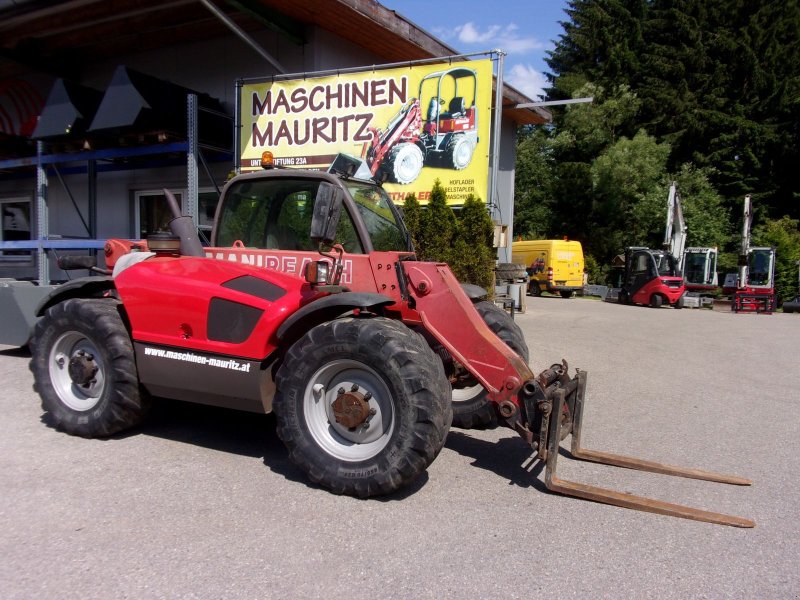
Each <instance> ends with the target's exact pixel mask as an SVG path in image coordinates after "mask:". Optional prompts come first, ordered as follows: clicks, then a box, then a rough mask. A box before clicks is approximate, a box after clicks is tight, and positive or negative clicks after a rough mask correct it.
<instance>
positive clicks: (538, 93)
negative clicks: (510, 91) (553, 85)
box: [505, 64, 547, 100]
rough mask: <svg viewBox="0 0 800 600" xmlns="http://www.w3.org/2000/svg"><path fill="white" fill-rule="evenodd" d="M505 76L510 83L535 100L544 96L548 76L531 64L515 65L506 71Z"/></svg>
mask: <svg viewBox="0 0 800 600" xmlns="http://www.w3.org/2000/svg"><path fill="white" fill-rule="evenodd" d="M505 78H506V81H508V84H509V85H511V86H513V87H515V88H517V89H518V90H519V91H520V92H522V93H523V94H525V95H526V96H528V97H529V98H532V99H533V100H540V99H541V98H544V88H545V86H547V78H546V77H545V76H544V74H542V73H540V72H539V71H537V70H536V69H534V68H533V67H531V66H530V65H522V64H516V65H513V66H512V67H511V68H510V69H508V70H507V71H506V74H505Z"/></svg>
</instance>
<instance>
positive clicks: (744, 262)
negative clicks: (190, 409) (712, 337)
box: [731, 194, 775, 314]
mask: <svg viewBox="0 0 800 600" xmlns="http://www.w3.org/2000/svg"><path fill="white" fill-rule="evenodd" d="M752 223H753V207H752V202H751V200H750V194H748V195H747V196H745V197H744V223H743V225H742V252H741V254H740V255H739V277H738V279H737V282H736V290H735V291H734V292H733V302H732V303H731V309H732V310H733V311H734V312H755V313H765V314H772V313H773V312H774V311H775V248H768V247H753V246H750V228H751V226H752Z"/></svg>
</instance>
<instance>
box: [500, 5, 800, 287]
mask: <svg viewBox="0 0 800 600" xmlns="http://www.w3.org/2000/svg"><path fill="white" fill-rule="evenodd" d="M566 16H567V19H566V20H565V21H564V22H562V26H563V29H564V33H563V34H562V35H561V36H560V38H559V40H557V42H556V45H555V47H554V49H553V50H552V51H551V52H550V53H549V57H548V60H547V62H548V65H549V67H550V69H551V73H549V74H548V78H549V81H550V88H549V90H548V99H550V100H554V99H562V98H577V97H586V96H592V97H593V98H594V102H593V103H592V104H578V105H568V106H565V107H563V108H557V109H554V121H553V124H552V125H551V126H547V127H543V128H538V129H537V130H535V131H524V132H523V133H522V135H520V137H519V139H518V143H517V148H518V162H517V186H518V189H517V192H516V197H515V207H516V211H517V212H516V216H515V231H516V232H517V233H518V234H519V233H522V234H523V235H524V236H525V237H527V238H529V239H531V238H534V237H536V238H547V237H560V236H562V235H569V236H570V237H573V238H576V239H579V240H581V241H582V242H583V244H584V248H585V249H587V250H588V253H589V254H592V255H594V257H595V258H596V259H597V261H598V263H599V264H605V263H607V261H608V260H610V258H611V257H612V256H613V255H615V254H617V253H619V251H621V250H622V247H623V246H624V245H625V244H633V243H636V244H647V245H650V246H660V244H661V243H662V242H663V234H664V232H663V227H664V222H665V216H666V198H667V190H668V186H669V183H670V182H671V181H673V180H675V181H677V182H678V189H679V192H680V194H681V198H682V200H683V204H684V215H685V217H686V221H687V226H688V243H689V245H709V246H718V247H720V248H721V249H722V250H724V251H725V252H726V254H724V255H723V257H722V263H725V262H726V261H727V260H728V258H727V257H730V256H735V254H737V253H738V248H737V245H738V243H739V238H738V236H737V235H736V234H735V233H734V232H736V231H738V229H739V225H740V223H741V221H740V218H741V217H740V214H741V203H742V199H743V197H744V195H745V194H752V196H753V200H754V203H755V205H756V206H757V207H759V210H760V211H762V212H763V213H764V216H765V218H767V219H773V220H775V219H777V218H778V217H781V216H783V215H787V218H788V220H786V221H784V220H781V219H777V222H780V223H782V226H781V227H779V228H778V230H776V231H783V230H784V229H785V228H786V227H788V228H789V229H791V226H792V223H795V231H796V220H797V219H798V218H800V170H799V169H798V168H797V165H798V164H800V44H798V43H797V32H798V31H800V0H786V1H784V2H745V1H743V0H734V1H731V0H570V2H569V3H568V8H567V10H566ZM519 186H522V188H521V189H520V187H519ZM737 221H738V223H737ZM773 233H774V232H773ZM776 235H777V234H776ZM781 251H783V250H779V253H780V252H781ZM788 252H789V253H790V254H791V252H792V251H791V250H788ZM795 275H796V274H795Z"/></svg>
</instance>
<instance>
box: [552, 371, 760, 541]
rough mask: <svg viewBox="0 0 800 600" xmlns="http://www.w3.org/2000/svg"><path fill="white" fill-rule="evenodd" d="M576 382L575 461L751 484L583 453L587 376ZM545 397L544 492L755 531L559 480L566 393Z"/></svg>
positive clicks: (744, 522)
mask: <svg viewBox="0 0 800 600" xmlns="http://www.w3.org/2000/svg"><path fill="white" fill-rule="evenodd" d="M575 379H576V380H577V389H576V390H575V391H574V394H575V396H574V406H573V403H572V402H570V403H569V405H570V409H571V411H572V448H571V454H572V456H573V457H574V458H577V459H579V460H586V461H591V462H596V463H601V464H606V465H612V466H616V467H624V468H627V469H637V470H640V471H652V472H654V473H662V474H665V475H675V476H677V477H688V478H691V479H704V480H706V481H715V482H719V483H728V484H732V485H750V484H751V483H752V482H751V481H749V480H747V479H744V478H742V477H734V476H730V475H722V474H719V473H712V472H710V471H701V470H699V469H686V468H682V467H675V466H672V465H665V464H662V463H657V462H653V461H649V460H641V459H638V458H632V457H629V456H621V455H618V454H611V453H608V452H596V451H594V450H585V449H584V448H581V425H582V420H583V402H584V394H585V391H586V372H585V371H578V372H577V374H576V376H575ZM548 395H550V396H551V397H552V406H551V408H550V411H549V415H548V416H547V418H548V426H547V436H546V437H547V451H546V453H543V452H541V450H542V449H541V448H540V453H539V455H540V456H542V454H544V455H545V456H544V457H543V458H546V461H547V462H546V468H545V485H547V489H549V490H551V491H553V492H557V493H559V494H565V495H567V496H576V497H579V498H585V499H587V500H593V501H595V502H603V503H606V504H613V505H615V506H622V507H624V508H633V509H635V510H642V511H645V512H652V513H658V514H662V515H668V516H672V517H681V518H684V519H692V520H694V521H705V522H708V523H717V524H719V525H730V526H732V527H755V522H753V521H751V520H750V519H744V518H742V517H734V516H731V515H724V514H721V513H715V512H710V511H705V510H699V509H696V508H690V507H688V506H683V505H680V504H671V503H669V502H663V501H661V500H654V499H652V498H645V497H643V496H635V495H633V494H626V493H622V492H617V491H614V490H609V489H606V488H601V487H595V486H592V485H585V484H582V483H575V482H573V481H566V480H563V479H558V477H557V476H556V463H557V460H558V452H559V447H560V442H561V438H562V437H563V435H562V431H563V423H562V421H563V411H564V406H565V404H566V395H567V392H566V390H565V389H564V388H563V387H561V388H558V389H555V390H554V392H553V393H552V394H548Z"/></svg>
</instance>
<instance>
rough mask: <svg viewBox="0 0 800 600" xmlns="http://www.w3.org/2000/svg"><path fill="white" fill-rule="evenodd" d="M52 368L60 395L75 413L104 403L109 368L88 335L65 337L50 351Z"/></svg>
mask: <svg viewBox="0 0 800 600" xmlns="http://www.w3.org/2000/svg"><path fill="white" fill-rule="evenodd" d="M48 368H49V371H50V381H51V382H52V384H53V388H54V389H55V391H56V394H58V397H59V398H60V399H61V401H62V402H63V403H64V404H66V405H67V406H68V407H69V408H71V409H72V410H76V411H80V412H84V411H87V410H91V409H92V408H94V407H95V406H96V405H97V403H98V402H99V401H100V398H101V396H102V395H103V390H104V389H105V380H106V377H105V369H104V368H103V363H102V361H101V360H100V352H99V351H98V350H97V347H96V346H95V345H94V343H93V342H92V341H91V340H89V339H88V338H87V337H86V336H84V335H82V334H80V333H77V332H68V333H64V334H62V335H61V337H59V338H58V339H57V340H56V342H55V343H54V344H53V348H52V349H51V350H50V357H49V363H48Z"/></svg>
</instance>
